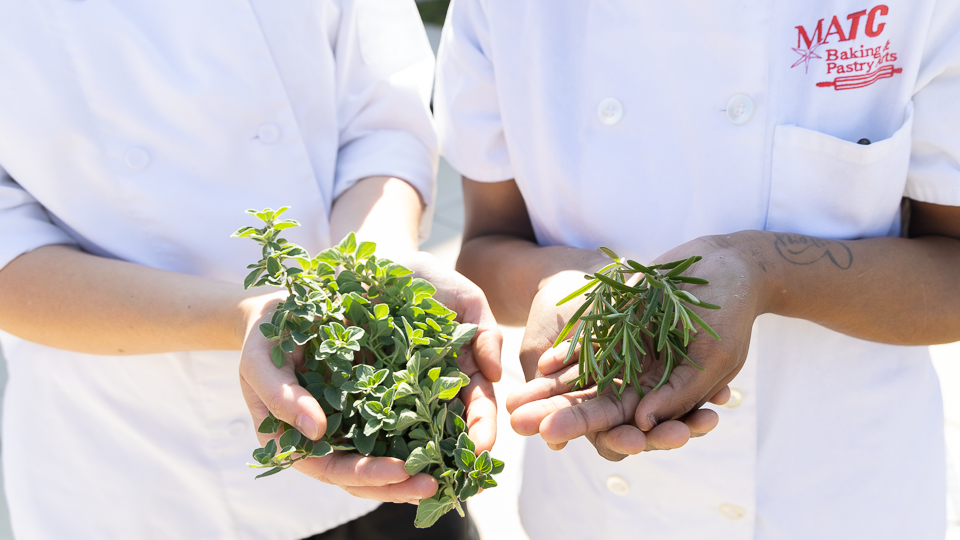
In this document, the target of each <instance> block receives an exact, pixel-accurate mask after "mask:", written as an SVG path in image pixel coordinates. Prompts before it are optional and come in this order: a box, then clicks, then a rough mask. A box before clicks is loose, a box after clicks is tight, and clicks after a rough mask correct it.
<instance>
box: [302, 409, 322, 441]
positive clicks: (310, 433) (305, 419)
mask: <svg viewBox="0 0 960 540" xmlns="http://www.w3.org/2000/svg"><path fill="white" fill-rule="evenodd" d="M297 430H299V431H300V433H303V434H304V435H305V436H306V437H307V438H308V439H311V440H314V441H315V440H317V438H319V436H320V434H319V433H318V431H319V428H318V427H317V423H316V422H315V421H314V420H313V418H310V417H309V416H307V415H305V414H303V413H300V414H298V415H297Z"/></svg>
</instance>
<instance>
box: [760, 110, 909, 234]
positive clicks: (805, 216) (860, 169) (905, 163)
mask: <svg viewBox="0 0 960 540" xmlns="http://www.w3.org/2000/svg"><path fill="white" fill-rule="evenodd" d="M912 127H913V103H912V102H911V103H909V104H908V105H907V109H906V112H905V113H904V122H903V125H902V126H901V127H900V129H898V130H897V131H896V132H895V133H894V134H893V135H892V136H891V137H890V138H888V139H884V140H882V141H876V142H873V143H871V144H869V145H862V144H857V143H853V142H849V141H845V140H842V139H838V138H836V137H833V136H830V135H826V134H824V133H820V132H817V131H812V130H809V129H804V128H801V127H798V126H794V125H780V126H777V128H776V132H775V134H774V143H773V170H772V174H771V185H770V207H769V212H768V214H767V227H766V228H767V230H771V231H782V232H794V233H800V234H807V235H811V236H819V237H825V238H862V237H876V236H887V235H889V234H895V233H896V232H897V230H898V229H897V227H898V226H899V213H898V212H899V208H900V200H901V198H902V197H903V192H904V186H905V185H906V181H907V169H908V167H909V164H910V142H911V140H910V139H911V130H912Z"/></svg>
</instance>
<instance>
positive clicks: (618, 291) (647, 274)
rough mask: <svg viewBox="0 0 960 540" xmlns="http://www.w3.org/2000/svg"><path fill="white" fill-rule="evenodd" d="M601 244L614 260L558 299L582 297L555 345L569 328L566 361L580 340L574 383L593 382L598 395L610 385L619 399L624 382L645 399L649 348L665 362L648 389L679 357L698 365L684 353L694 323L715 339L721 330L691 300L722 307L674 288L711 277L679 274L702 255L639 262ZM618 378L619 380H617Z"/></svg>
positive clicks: (706, 306)
mask: <svg viewBox="0 0 960 540" xmlns="http://www.w3.org/2000/svg"><path fill="white" fill-rule="evenodd" d="M600 251H602V252H603V253H604V254H605V255H607V256H608V257H610V258H611V259H613V260H614V262H612V263H610V264H608V265H607V266H605V267H603V268H602V269H600V270H599V271H597V272H595V273H593V274H588V275H586V276H584V277H585V278H586V279H587V280H588V282H587V284H586V285H584V286H583V287H580V288H579V289H577V290H576V291H574V292H572V293H570V295H568V296H567V297H566V298H564V299H563V300H560V301H559V302H558V303H557V305H558V306H559V305H562V304H565V303H567V302H569V301H571V300H573V299H574V298H577V297H579V296H580V295H584V296H585V299H584V301H583V304H582V305H581V306H580V308H579V309H577V311H576V312H575V313H574V315H573V316H572V317H570V320H569V321H567V324H566V325H565V326H564V328H563V330H562V331H561V332H560V336H559V337H558V338H557V341H556V343H554V347H556V346H559V345H560V343H562V342H563V340H564V338H566V336H568V335H569V334H570V332H571V331H573V337H572V339H571V343H570V349H569V350H568V351H567V357H566V359H565V360H564V363H568V362H570V360H571V359H572V358H573V355H574V352H575V350H576V348H577V345H578V344H579V346H580V347H579V350H580V355H579V376H578V377H577V378H576V379H574V380H573V381H572V383H571V384H573V385H574V389H580V388H586V387H587V386H588V385H590V384H591V383H593V384H596V385H597V393H598V394H599V393H601V392H603V391H604V390H605V389H606V388H608V387H610V386H611V385H612V386H613V390H614V394H615V395H616V396H617V398H620V397H621V393H622V392H623V387H624V386H633V388H634V390H636V392H637V396H638V397H640V398H641V399H643V395H644V394H643V389H642V388H641V387H640V374H641V372H642V371H643V363H644V360H645V359H646V357H647V356H648V355H651V354H652V355H653V357H654V359H655V360H656V361H659V362H662V363H663V374H662V375H661V377H660V382H659V383H657V385H656V386H655V387H654V388H653V389H654V390H656V389H657V388H660V387H661V386H663V385H664V384H665V383H666V382H667V380H669V378H670V373H672V372H673V369H674V368H675V367H676V366H678V365H679V364H680V363H681V362H687V363H688V364H690V365H692V366H694V367H695V368H697V369H701V370H702V369H703V368H702V367H701V366H699V365H697V364H696V363H695V362H694V361H693V360H691V359H690V357H689V356H687V347H688V346H689V345H690V344H691V343H693V342H694V341H696V337H694V334H696V333H697V327H698V326H699V327H700V329H701V330H703V331H705V332H707V333H708V334H710V335H711V336H713V338H714V339H717V340H719V339H720V336H719V335H717V333H716V332H714V330H713V328H710V325H708V324H707V323H706V322H704V320H703V319H702V318H700V316H699V315H697V314H696V313H695V312H694V311H693V310H692V309H691V308H690V306H695V307H700V308H704V309H720V306H717V305H714V304H711V303H709V302H704V301H702V300H700V299H699V298H697V297H696V296H694V295H693V294H691V293H690V292H688V291H685V290H681V289H680V288H679V285H680V284H682V283H689V284H696V285H706V284H708V283H709V282H708V281H707V280H705V279H701V278H697V277H692V276H685V275H683V272H685V271H686V270H687V269H689V268H690V266H692V265H693V264H694V263H696V262H697V261H699V260H701V259H702V257H699V256H696V257H690V258H689V259H684V260H681V261H674V262H670V263H665V264H656V265H652V266H644V265H642V264H640V263H638V262H636V261H632V260H629V259H626V260H625V259H621V258H620V256H618V255H617V254H616V253H614V252H613V251H612V250H610V249H608V248H605V247H601V248H600ZM637 274H640V279H639V280H638V281H637V283H636V284H633V285H628V283H629V282H630V281H631V279H632V278H633V277H634V276H635V275H637ZM644 336H646V343H647V345H649V348H650V349H651V350H649V351H648V347H647V346H646V345H645V340H644ZM617 381H619V382H621V383H622V384H615V383H616V382H617Z"/></svg>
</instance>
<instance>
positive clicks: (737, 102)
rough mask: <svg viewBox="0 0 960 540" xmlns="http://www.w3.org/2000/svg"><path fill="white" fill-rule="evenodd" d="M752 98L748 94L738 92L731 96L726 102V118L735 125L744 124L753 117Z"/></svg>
mask: <svg viewBox="0 0 960 540" xmlns="http://www.w3.org/2000/svg"><path fill="white" fill-rule="evenodd" d="M753 110H754V105H753V100H752V99H750V96H745V95H743V94H740V95H738V96H733V97H732V98H731V99H730V103H727V118H729V119H730V122H732V123H734V124H736V125H738V126H739V125H742V124H746V123H747V122H749V121H750V119H751V118H753Z"/></svg>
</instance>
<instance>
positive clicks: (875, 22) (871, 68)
mask: <svg viewBox="0 0 960 540" xmlns="http://www.w3.org/2000/svg"><path fill="white" fill-rule="evenodd" d="M889 13H890V8H889V7H887V6H886V5H883V4H880V5H878V6H875V7H874V8H872V9H870V10H866V9H865V10H862V11H858V12H856V13H851V14H849V15H847V17H846V20H847V21H850V23H849V25H848V26H844V24H842V23H841V22H840V18H839V17H837V16H836V15H834V16H833V18H832V19H830V23H829V24H828V25H827V26H826V33H824V24H825V23H826V21H827V19H820V20H819V21H817V24H816V26H815V27H813V30H812V31H809V30H807V28H806V27H804V26H797V27H796V28H797V46H796V47H794V48H793V51H794V52H795V53H797V54H798V55H800V59H799V60H797V61H795V62H794V63H793V65H792V66H790V67H791V68H795V67H798V66H800V65H801V64H802V65H803V66H804V72H805V73H808V74H809V73H810V67H811V63H813V64H814V66H816V68H815V69H819V68H820V64H819V63H818V62H816V61H817V60H824V61H825V62H824V64H825V65H824V66H823V67H825V68H826V70H825V72H824V73H821V77H823V78H828V79H831V80H823V81H821V82H818V83H817V87H819V88H833V89H834V90H854V89H857V88H866V87H867V86H870V85H872V84H874V83H876V82H877V81H880V80H883V79H889V78H890V77H893V76H894V75H897V74H899V73H903V69H902V68H898V67H896V66H894V62H896V61H897V53H896V52H893V51H891V50H890V41H889V40H886V42H885V43H877V42H878V41H879V40H880V39H883V38H882V37H881V36H882V34H883V32H884V30H885V29H886V27H887V23H886V22H885V19H886V17H887V15H889ZM861 29H862V30H863V32H862V34H861ZM861 35H862V37H860V36H861ZM858 38H859V39H858ZM861 41H862V42H864V43H859V42H861ZM850 42H853V43H850ZM831 47H833V48H831Z"/></svg>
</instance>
